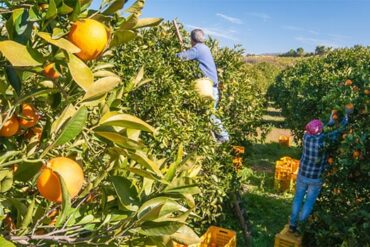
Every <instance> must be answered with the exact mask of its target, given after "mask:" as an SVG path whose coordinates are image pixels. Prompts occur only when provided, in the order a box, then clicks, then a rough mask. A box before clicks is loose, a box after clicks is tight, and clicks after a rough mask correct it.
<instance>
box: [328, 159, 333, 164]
mask: <svg viewBox="0 0 370 247" xmlns="http://www.w3.org/2000/svg"><path fill="white" fill-rule="evenodd" d="M333 163H334V159H333V158H332V157H329V159H328V164H329V165H332V164H333Z"/></svg>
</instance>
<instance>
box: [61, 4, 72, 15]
mask: <svg viewBox="0 0 370 247" xmlns="http://www.w3.org/2000/svg"><path fill="white" fill-rule="evenodd" d="M72 12H73V8H72V7H71V6H69V5H67V4H66V3H65V2H64V1H62V6H60V7H59V8H58V14H60V15H67V14H70V13H72Z"/></svg>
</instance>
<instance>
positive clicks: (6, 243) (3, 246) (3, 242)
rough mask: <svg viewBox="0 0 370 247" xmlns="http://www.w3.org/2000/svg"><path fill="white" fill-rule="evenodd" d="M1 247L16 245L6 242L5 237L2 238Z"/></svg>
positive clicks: (0, 239) (14, 246)
mask: <svg viewBox="0 0 370 247" xmlns="http://www.w3.org/2000/svg"><path fill="white" fill-rule="evenodd" d="M0 246H1V247H16V245H15V244H13V243H12V242H10V241H8V240H6V239H5V238H4V237H3V236H0Z"/></svg>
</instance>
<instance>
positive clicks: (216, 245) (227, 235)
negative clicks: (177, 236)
mask: <svg viewBox="0 0 370 247" xmlns="http://www.w3.org/2000/svg"><path fill="white" fill-rule="evenodd" d="M200 239H201V242H200V243H199V244H193V245H188V247H236V233H235V232H234V231H231V230H228V229H225V228H221V227H217V226H211V227H209V228H208V230H207V232H206V233H205V234H203V236H202V237H201V238H200ZM173 246H174V247H186V245H181V244H176V243H175V244H174V245H173Z"/></svg>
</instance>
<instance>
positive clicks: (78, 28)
mask: <svg viewBox="0 0 370 247" xmlns="http://www.w3.org/2000/svg"><path fill="white" fill-rule="evenodd" d="M108 36H109V35H108V32H107V28H106V26H104V25H103V24H102V23H100V22H98V21H96V20H92V19H83V20H79V21H76V22H75V23H74V24H73V25H72V28H71V31H70V32H69V34H68V39H69V41H71V42H72V43H73V44H75V45H76V46H77V47H78V48H80V49H81V51H80V52H79V53H77V54H76V55H77V56H78V57H79V58H81V59H82V60H84V61H88V60H93V59H95V58H97V57H98V56H99V55H100V54H101V53H102V52H103V50H104V49H105V47H106V46H107V44H108V40H109V37H108Z"/></svg>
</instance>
